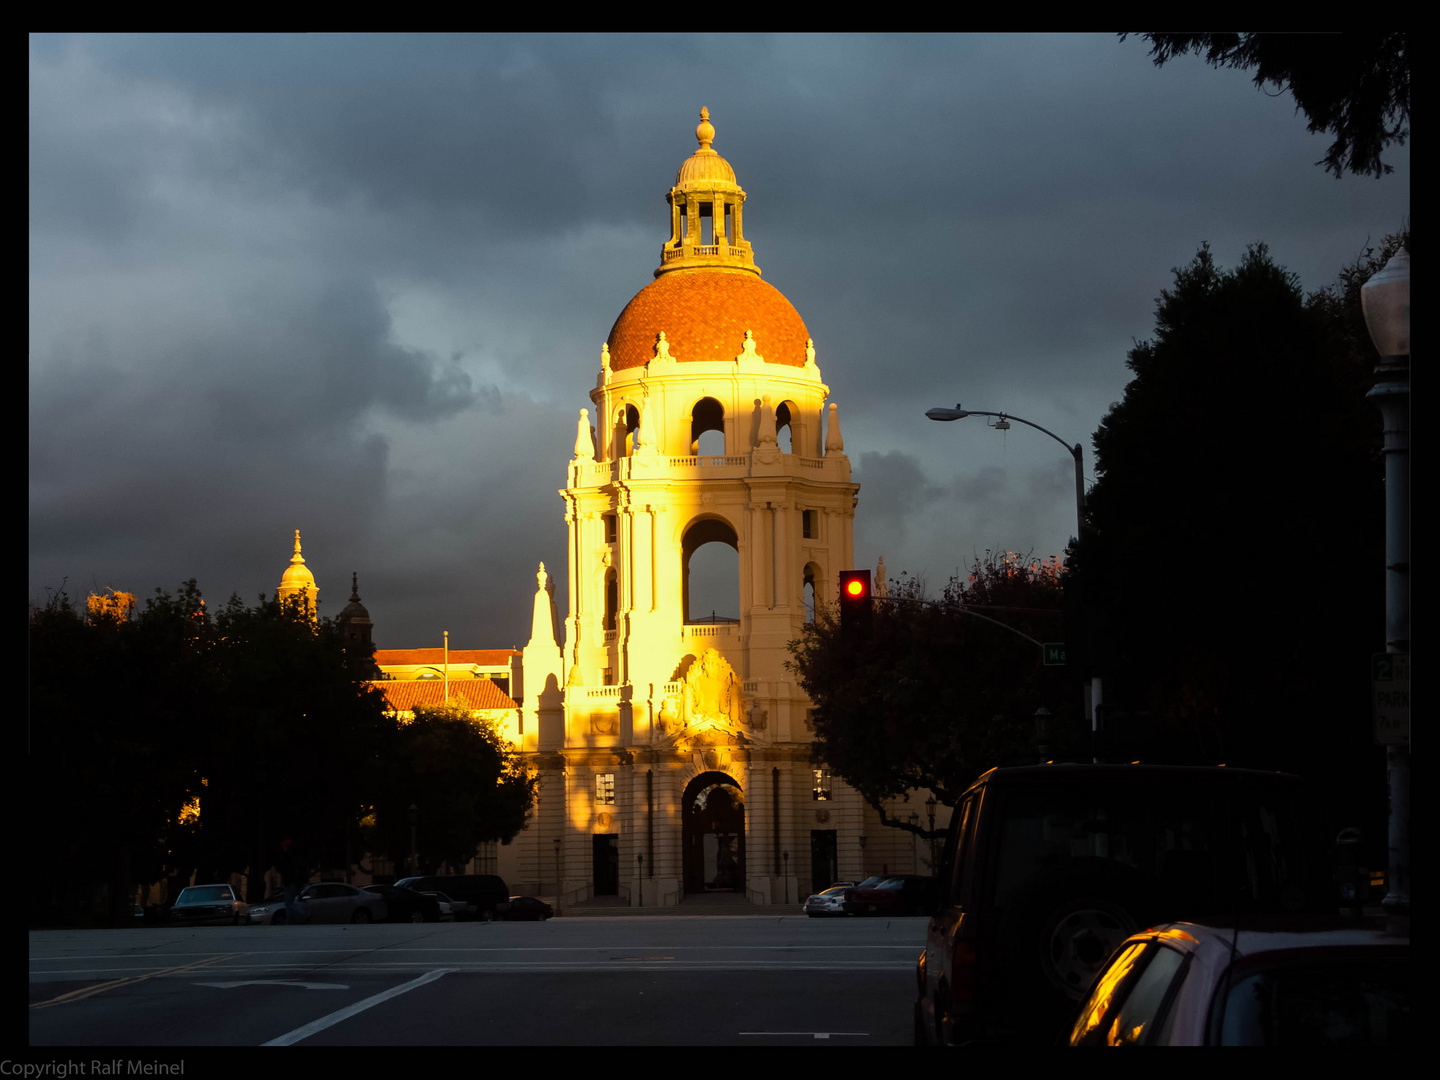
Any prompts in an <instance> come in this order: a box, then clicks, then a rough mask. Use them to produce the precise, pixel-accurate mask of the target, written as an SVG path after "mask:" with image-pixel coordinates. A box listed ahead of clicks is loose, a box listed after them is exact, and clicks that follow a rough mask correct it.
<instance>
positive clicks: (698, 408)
mask: <svg viewBox="0 0 1440 1080" xmlns="http://www.w3.org/2000/svg"><path fill="white" fill-rule="evenodd" d="M711 433H713V434H711ZM690 453H692V454H715V455H721V454H724V453H725V406H723V405H721V404H720V402H718V401H716V400H715V399H714V398H711V397H707V398H701V399H700V400H699V401H697V402H696V403H695V408H693V409H691V410H690Z"/></svg>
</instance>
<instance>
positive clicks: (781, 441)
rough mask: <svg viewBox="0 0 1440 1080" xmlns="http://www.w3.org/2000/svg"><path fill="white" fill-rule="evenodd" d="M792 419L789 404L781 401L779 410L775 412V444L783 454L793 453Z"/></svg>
mask: <svg viewBox="0 0 1440 1080" xmlns="http://www.w3.org/2000/svg"><path fill="white" fill-rule="evenodd" d="M793 419H794V413H793V411H792V410H791V408H790V402H788V401H782V402H781V403H780V406H779V408H777V409H776V410H775V444H776V445H777V446H779V447H780V452H781V453H784V454H793V453H794V452H795V450H794V446H795V426H794V424H793V423H792V422H791V421H792V420H793Z"/></svg>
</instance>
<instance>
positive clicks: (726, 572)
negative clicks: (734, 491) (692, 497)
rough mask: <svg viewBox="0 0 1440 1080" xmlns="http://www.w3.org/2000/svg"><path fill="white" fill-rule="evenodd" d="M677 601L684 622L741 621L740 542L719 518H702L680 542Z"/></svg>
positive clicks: (687, 531)
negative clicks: (679, 601)
mask: <svg viewBox="0 0 1440 1080" xmlns="http://www.w3.org/2000/svg"><path fill="white" fill-rule="evenodd" d="M680 559H681V562H680V600H681V605H682V606H681V611H682V612H683V613H684V617H685V622H687V623H699V622H722V623H726V622H730V623H735V622H739V621H740V541H739V538H738V537H737V536H736V535H735V530H734V529H732V528H731V527H730V525H729V524H728V523H727V522H724V521H721V520H719V519H718V518H701V519H700V520H699V521H696V522H695V523H693V524H692V525H691V526H690V527H689V528H688V529H686V530H685V538H684V539H683V540H682V541H681V542H680Z"/></svg>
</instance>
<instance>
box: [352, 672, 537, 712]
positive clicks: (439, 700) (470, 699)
mask: <svg viewBox="0 0 1440 1080" xmlns="http://www.w3.org/2000/svg"><path fill="white" fill-rule="evenodd" d="M370 685H371V686H377V687H379V688H380V689H381V690H382V691H384V693H385V701H386V703H387V704H388V705H389V706H390V708H391V709H393V710H395V711H396V712H409V711H411V710H412V709H414V708H415V706H416V705H443V704H444V703H445V683H444V681H443V680H441V679H382V680H379V681H377V682H373V683H371V684H370ZM450 700H451V701H452V702H453V703H454V704H456V705H459V706H461V707H462V708H466V709H514V708H518V706H517V705H516V704H515V702H514V701H513V700H511V698H510V695H508V694H506V693H505V692H504V691H503V690H501V689H500V687H498V686H496V685H495V684H494V683H493V682H491V681H490V680H489V679H451V680H450Z"/></svg>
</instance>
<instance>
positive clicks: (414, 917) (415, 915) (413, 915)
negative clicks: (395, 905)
mask: <svg viewBox="0 0 1440 1080" xmlns="http://www.w3.org/2000/svg"><path fill="white" fill-rule="evenodd" d="M409 921H410V922H412V923H422V922H424V921H425V913H424V912H423V911H412V912H410V919H409Z"/></svg>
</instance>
